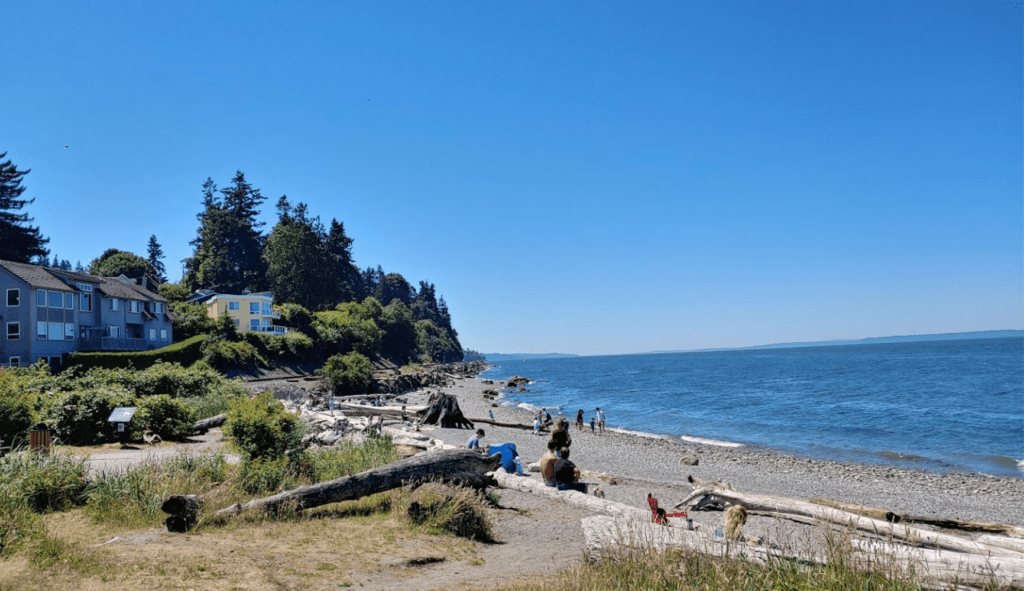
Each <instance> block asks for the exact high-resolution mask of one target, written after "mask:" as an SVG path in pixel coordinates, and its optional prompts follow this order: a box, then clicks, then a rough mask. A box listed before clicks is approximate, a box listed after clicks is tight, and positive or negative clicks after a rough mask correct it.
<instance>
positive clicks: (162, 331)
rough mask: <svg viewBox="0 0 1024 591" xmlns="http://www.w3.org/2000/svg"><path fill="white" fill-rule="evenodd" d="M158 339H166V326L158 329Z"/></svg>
mask: <svg viewBox="0 0 1024 591" xmlns="http://www.w3.org/2000/svg"><path fill="white" fill-rule="evenodd" d="M160 340H161V341H166V340H167V329H166V328H161V329H160Z"/></svg>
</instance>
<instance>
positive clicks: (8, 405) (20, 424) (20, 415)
mask: <svg viewBox="0 0 1024 591" xmlns="http://www.w3.org/2000/svg"><path fill="white" fill-rule="evenodd" d="M35 423H36V395H35V394H21V395H16V394H13V393H11V392H6V393H5V392H0V440H3V442H4V445H11V446H14V447H16V446H18V445H22V444H23V443H24V442H25V439H26V433H27V432H28V430H29V429H31V428H32V425H34V424H35Z"/></svg>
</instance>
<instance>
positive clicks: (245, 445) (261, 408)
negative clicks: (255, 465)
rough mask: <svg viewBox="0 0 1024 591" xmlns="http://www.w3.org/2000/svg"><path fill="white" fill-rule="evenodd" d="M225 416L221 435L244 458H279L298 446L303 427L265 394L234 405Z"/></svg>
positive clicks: (296, 417) (280, 405)
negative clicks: (226, 437) (239, 451)
mask: <svg viewBox="0 0 1024 591" xmlns="http://www.w3.org/2000/svg"><path fill="white" fill-rule="evenodd" d="M227 415H228V416H227V422H226V423H225V424H224V433H225V435H227V436H228V437H231V438H233V439H234V440H235V444H236V445H238V447H239V449H241V451H242V453H243V454H244V455H245V456H246V458H249V459H251V458H279V457H282V456H284V453H285V452H286V451H288V450H290V449H297V448H298V447H299V446H300V444H301V443H302V435H303V432H304V425H303V423H302V422H301V421H300V420H299V417H298V416H297V415H295V414H292V413H290V412H288V411H286V410H285V408H284V405H283V404H281V403H280V402H279V401H277V400H274V397H273V396H272V395H271V394H270V393H269V392H265V393H263V394H260V395H259V396H257V397H256V398H254V399H252V400H248V399H242V400H237V401H235V403H234V404H232V405H231V409H230V410H228V412H227Z"/></svg>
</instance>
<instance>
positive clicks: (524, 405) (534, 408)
mask: <svg viewBox="0 0 1024 591" xmlns="http://www.w3.org/2000/svg"><path fill="white" fill-rule="evenodd" d="M516 407H518V408H521V409H523V410H528V411H530V412H533V413H536V412H540V411H541V408H540V407H539V406H534V405H532V404H528V403H526V402H520V403H519V404H517V405H516Z"/></svg>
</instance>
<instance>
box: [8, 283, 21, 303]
mask: <svg viewBox="0 0 1024 591" xmlns="http://www.w3.org/2000/svg"><path fill="white" fill-rule="evenodd" d="M11 292H14V299H16V300H17V303H15V304H12V303H11ZM18 306H21V288H20V287H14V288H11V289H8V290H7V307H8V308H16V307H18Z"/></svg>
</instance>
